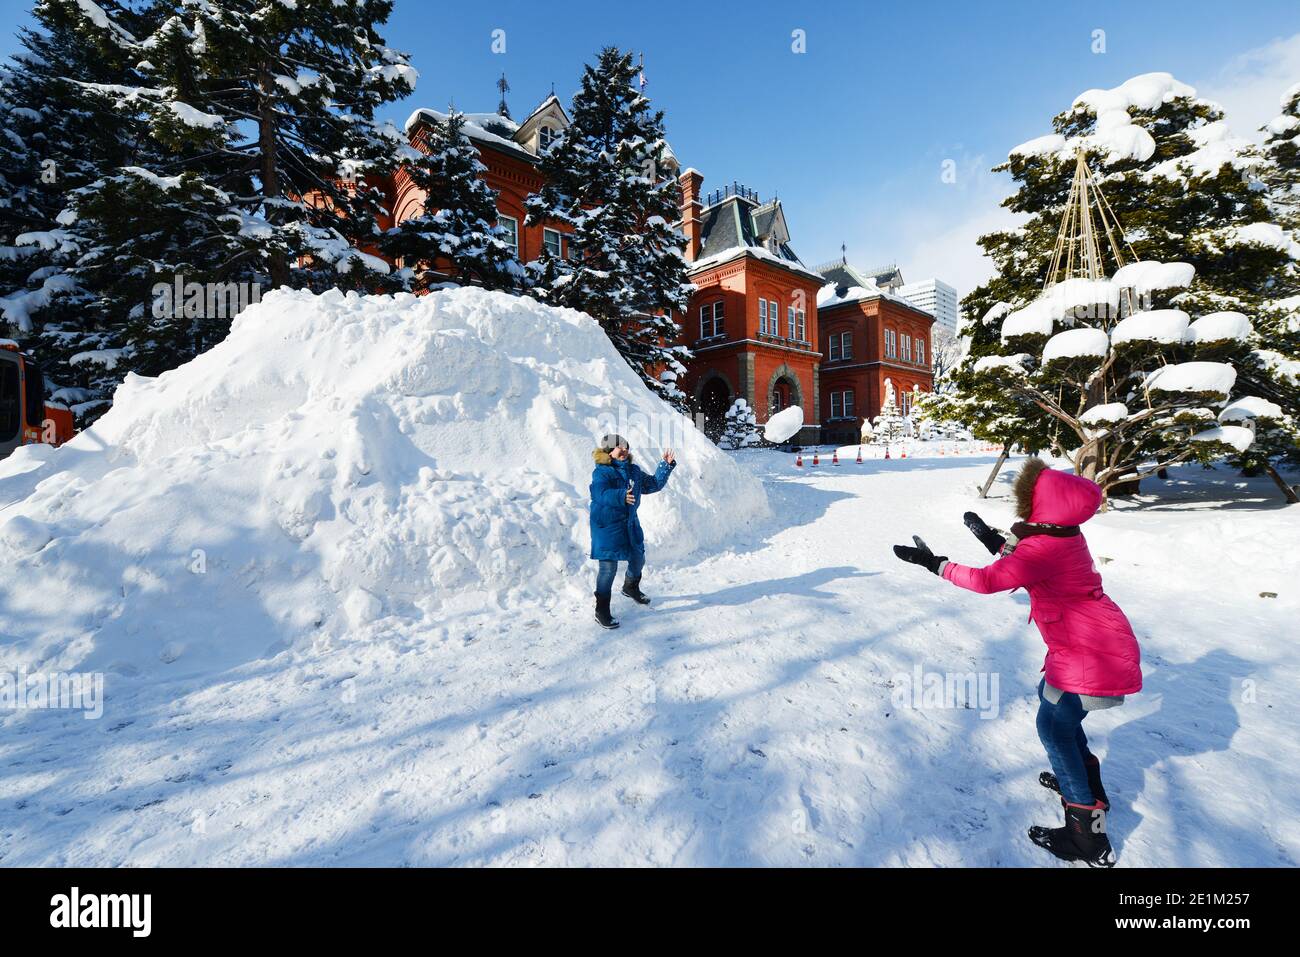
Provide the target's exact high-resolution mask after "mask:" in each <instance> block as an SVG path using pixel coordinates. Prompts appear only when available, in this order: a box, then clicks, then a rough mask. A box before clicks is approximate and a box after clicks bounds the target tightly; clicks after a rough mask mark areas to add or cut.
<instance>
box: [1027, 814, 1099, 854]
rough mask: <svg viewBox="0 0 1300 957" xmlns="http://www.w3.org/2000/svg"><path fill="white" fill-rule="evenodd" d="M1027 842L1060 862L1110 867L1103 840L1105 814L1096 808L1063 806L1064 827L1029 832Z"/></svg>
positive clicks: (1044, 828)
mask: <svg viewBox="0 0 1300 957" xmlns="http://www.w3.org/2000/svg"><path fill="white" fill-rule="evenodd" d="M1029 839H1030V840H1031V841H1033V842H1034V843H1035V844H1037V845H1038V846H1039V847H1045V848H1047V850H1049V851H1051V852H1052V853H1053V854H1055V855H1056V856H1057V857H1059V858H1060V859H1061V860H1063V861H1085V862H1087V864H1088V866H1089V867H1114V866H1115V854H1114V852H1113V851H1112V850H1111V847H1110V838H1109V837H1107V836H1106V811H1105V809H1104V808H1103V807H1102V806H1101V805H1100V804H1094V805H1092V806H1091V807H1088V806H1085V805H1082V804H1067V805H1065V827H1038V826H1037V825H1035V826H1034V827H1031V828H1030V829H1029Z"/></svg>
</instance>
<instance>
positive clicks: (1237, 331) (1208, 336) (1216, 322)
mask: <svg viewBox="0 0 1300 957" xmlns="http://www.w3.org/2000/svg"><path fill="white" fill-rule="evenodd" d="M1252 331H1253V330H1252V329H1251V325H1250V320H1249V319H1247V318H1246V317H1245V316H1243V315H1242V314H1241V313H1239V312H1211V313H1207V314H1205V315H1204V316H1201V318H1199V319H1197V320H1196V321H1195V322H1193V323H1192V324H1191V325H1190V326H1189V327H1188V328H1187V332H1186V334H1185V336H1184V338H1185V340H1186V341H1187V342H1188V343H1189V344H1193V345H1206V344H1208V343H1219V342H1245V341H1246V340H1248V339H1249V338H1250V334H1251V332H1252Z"/></svg>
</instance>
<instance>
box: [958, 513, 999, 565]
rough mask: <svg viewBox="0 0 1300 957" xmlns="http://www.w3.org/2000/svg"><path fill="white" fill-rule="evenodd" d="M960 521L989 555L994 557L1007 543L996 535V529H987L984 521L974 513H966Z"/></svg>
mask: <svg viewBox="0 0 1300 957" xmlns="http://www.w3.org/2000/svg"><path fill="white" fill-rule="evenodd" d="M961 520H962V521H963V522H965V523H966V527H967V528H969V529H970V531H971V534H972V535H974V536H975V537H976V538H978V539H979V540H980V544H981V545H983V546H984V547H985V548H987V549H988V550H989V554H990V555H996V554H997V553H998V552H1000V551H1002V546H1003V545H1005V544H1006V543H1007V540H1006V539H1005V538H1003V537H1002V536H1001V535H999V534H998V530H997V529H996V528H989V526H988V525H987V524H986V523H985V522H984V519H982V518H980V517H979V516H978V515H976V514H975V513H974V512H967V513H966V514H965V515H963V516H962V517H961Z"/></svg>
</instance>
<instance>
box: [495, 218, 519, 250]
mask: <svg viewBox="0 0 1300 957" xmlns="http://www.w3.org/2000/svg"><path fill="white" fill-rule="evenodd" d="M497 223H498V225H500V226H501V228H502V229H503V230H505V234H506V245H508V246H509V247H510V248H511V249H513V250H514V251H515V255H516V256H518V255H519V220H517V219H515V218H514V217H513V216H505V215H499V216H497Z"/></svg>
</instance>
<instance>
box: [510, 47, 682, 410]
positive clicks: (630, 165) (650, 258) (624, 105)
mask: <svg viewBox="0 0 1300 957" xmlns="http://www.w3.org/2000/svg"><path fill="white" fill-rule="evenodd" d="M636 75H637V67H636V66H635V65H634V64H633V63H632V55H631V54H630V53H622V52H620V51H619V50H617V49H615V48H613V47H609V48H606V49H604V50H602V51H601V53H600V57H599V60H598V61H597V63H596V65H595V66H594V67H593V66H587V67H586V68H585V69H584V71H583V76H582V87H581V89H580V90H579V91H578V93H577V94H576V95H575V96H574V98H573V104H572V109H571V111H570V115H571V117H572V125H571V126H570V127H569V128H568V129H567V130H565V131H564V133H563V134H562V136H561V137H560V138H559V140H558V142H556V143H555V144H554V145H553V146H552V147H551V148H550V149H549V150H548V151H547V152H546V153H545V154H544V155H543V156H542V159H541V172H542V174H543V176H544V177H545V179H546V184H545V186H543V188H542V190H541V192H539V193H537V194H534V195H533V196H531V197H529V200H528V220H527V221H528V222H529V223H530V224H541V223H546V224H562V225H564V226H567V227H569V228H570V229H571V230H572V234H571V240H570V241H571V243H572V244H573V247H572V248H575V249H576V254H571V256H570V258H568V259H564V258H560V257H558V256H552V255H550V253H549V252H543V255H542V257H541V259H540V260H539V261H538V263H537V264H536V266H535V274H536V280H535V288H534V290H533V295H535V296H537V297H538V298H540V299H542V300H543V301H545V302H548V303H551V304H552V305H558V306H569V307H571V308H574V309H580V310H582V311H583V312H586V313H587V314H588V315H590V316H592V317H593V318H594V319H595V320H596V321H597V322H599V323H600V324H601V326H602V327H603V328H604V330H605V332H606V333H607V334H608V335H609V337H610V340H611V341H612V342H613V343H614V346H615V347H616V348H617V349H618V351H619V353H620V354H621V355H622V356H623V358H624V359H625V360H626V361H627V363H628V365H630V366H631V367H632V368H633V369H635V370H636V371H637V373H638V374H639V375H640V376H641V378H642V379H643V380H644V381H645V383H646V384H647V385H648V386H649V387H650V388H651V389H652V390H654V391H655V392H656V393H657V394H659V395H660V396H662V397H663V398H664V399H665V400H667V401H668V402H670V403H672V404H673V405H674V406H675V407H677V408H679V409H683V410H684V409H685V408H686V396H685V394H684V393H683V392H682V391H681V389H679V388H678V386H677V379H678V377H679V376H680V375H682V374H683V373H684V372H685V367H684V366H683V364H682V362H683V360H685V359H687V358H689V352H688V351H687V350H686V347H685V346H681V345H678V344H676V343H677V340H678V339H679V337H680V328H679V326H678V323H677V321H676V319H675V318H674V315H675V314H677V313H681V312H683V311H684V310H685V309H686V307H687V304H688V301H689V298H690V296H689V292H690V290H689V286H688V285H687V282H686V263H685V260H684V259H683V257H682V255H681V246H682V244H683V241H684V240H683V237H682V234H681V233H680V232H679V231H678V230H677V229H676V228H675V227H674V226H673V225H672V223H674V222H676V221H677V219H678V218H679V215H680V210H679V209H678V200H679V189H678V186H677V183H676V182H675V181H674V180H673V179H672V178H671V177H667V176H664V175H662V174H661V171H662V169H663V159H664V150H665V148H666V143H665V141H664V133H663V114H662V113H661V112H654V111H652V110H651V107H650V101H649V100H647V99H646V98H645V97H644V96H642V95H641V94H640V93H639V92H638V91H637V90H636V89H634V88H633V85H632V83H633V79H634V78H635V77H636Z"/></svg>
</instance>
